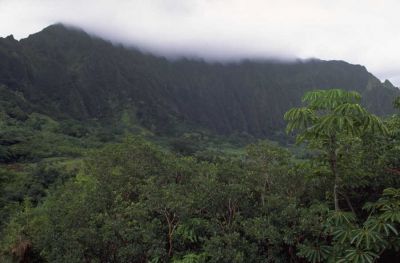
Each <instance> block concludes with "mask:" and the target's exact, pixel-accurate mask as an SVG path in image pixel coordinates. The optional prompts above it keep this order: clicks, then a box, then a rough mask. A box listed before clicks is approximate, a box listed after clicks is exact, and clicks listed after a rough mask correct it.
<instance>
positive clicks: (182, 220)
mask: <svg viewBox="0 0 400 263" xmlns="http://www.w3.org/2000/svg"><path fill="white" fill-rule="evenodd" d="M399 96H400V91H399V89H397V88H396V87H394V86H393V85H392V84H391V83H390V82H389V81H385V82H381V81H380V80H378V79H377V78H376V77H374V76H373V75H372V74H371V73H369V72H368V71H367V70H366V69H365V67H363V66H360V65H352V64H349V63H346V62H343V61H322V60H316V59H314V60H308V61H292V62H290V63H282V62H277V61H263V60H261V61H237V62H226V63H219V62H218V63H217V62H215V63H210V62H205V61H201V60H195V59H177V60H168V59H166V58H162V57H157V56H154V55H151V54H146V53H143V52H141V51H139V50H136V49H132V48H126V47H123V46H118V45H114V44H112V43H109V42H107V41H104V40H101V39H99V38H96V37H92V36H90V35H88V34H86V33H85V32H83V31H81V30H78V29H73V28H68V27H65V26H63V25H53V26H50V27H48V28H46V29H44V30H43V31H41V32H39V33H36V34H33V35H31V36H29V37H28V38H26V39H22V40H19V41H17V40H15V39H14V38H13V37H12V36H9V37H7V38H0V262H1V263H3V262H4V263H14V262H20V263H28V262H29V263H31V262H35V263H64V262H65V263H80V262H83V263H125V262H126V263H147V262H151V263H156V262H157V263H163V262H171V263H200V262H215V263H217V262H218V263H224V262H226V263H244V262H246V263H247V262H255V263H258V262H276V263H279V262H299V263H303V262H311V263H317V262H354V263H371V262H396V261H398V257H399V255H400V252H399V249H400V236H399V235H400V233H399V232H400V99H399ZM396 98H397V99H396ZM285 128H286V131H285Z"/></svg>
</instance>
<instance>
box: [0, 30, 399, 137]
mask: <svg viewBox="0 0 400 263" xmlns="http://www.w3.org/2000/svg"><path fill="white" fill-rule="evenodd" d="M0 84H4V85H5V86H6V87H8V88H9V89H12V90H13V91H18V92H20V93H21V94H22V95H23V96H24V97H25V98H26V99H27V100H28V101H30V103H32V105H36V107H37V109H38V111H40V112H43V113H46V114H49V115H50V116H52V117H55V118H73V119H79V120H87V119H99V120H101V121H102V122H107V123H113V122H115V121H118V120H120V119H121V118H122V117H123V116H125V118H128V119H129V121H131V122H134V123H137V124H140V125H143V126H145V127H147V128H149V129H150V130H153V131H155V132H159V133H170V132H177V130H179V129H180V127H184V128H187V127H190V126H193V127H197V128H206V129H209V130H211V131H215V132H218V133H221V134H229V133H233V132H246V133H249V134H252V135H255V136H270V135H272V134H274V133H276V132H277V131H280V130H281V129H282V127H283V126H284V122H283V118H282V116H283V114H284V112H285V111H286V110H287V109H289V108H291V107H293V106H295V105H297V104H298V101H299V98H300V97H301V96H302V94H303V93H304V92H305V91H307V90H310V89H327V88H343V89H348V90H349V89H351V90H356V91H359V92H360V93H361V94H362V95H363V97H364V98H365V99H364V101H363V103H364V104H365V105H366V106H367V107H368V108H369V109H370V110H372V111H373V112H375V113H377V114H381V115H384V114H390V113H391V112H392V110H393V109H392V102H391V101H392V100H393V98H394V97H395V96H397V95H399V90H398V89H397V88H395V87H393V85H391V84H390V82H385V83H381V82H380V81H379V80H378V79H377V78H375V77H374V76H373V75H372V74H370V73H369V72H368V71H367V70H366V69H365V67H362V66H359V65H351V64H348V63H346V62H343V61H321V60H309V61H296V62H293V63H280V62H274V61H242V62H240V63H206V62H203V61H195V60H187V59H181V60H177V61H169V60H167V59H165V58H161V57H156V56H153V55H149V54H144V53H142V52H139V51H137V50H132V49H126V48H123V47H122V46H115V45H113V44H111V43H109V42H107V41H104V40H101V39H98V38H94V37H91V36H89V35H88V34H86V33H85V32H83V31H80V30H77V29H71V28H67V27H64V26H63V25H53V26H50V27H48V28H45V29H44V30H43V31H41V32H39V33H36V34H33V35H31V36H29V37H28V38H26V39H23V40H21V41H16V40H14V39H13V38H12V37H7V38H2V39H0Z"/></svg>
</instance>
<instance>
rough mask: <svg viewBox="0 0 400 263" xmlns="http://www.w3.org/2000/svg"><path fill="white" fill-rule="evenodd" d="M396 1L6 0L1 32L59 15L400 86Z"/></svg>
mask: <svg viewBox="0 0 400 263" xmlns="http://www.w3.org/2000/svg"><path fill="white" fill-rule="evenodd" d="M399 10H400V2H399V1H395V0H381V1H375V0H374V1H372V0H363V1H361V0H336V1H329V0H305V1H298V0H280V1H272V0H271V1H269V0H146V1H143V0H119V1H116V0H96V1H95V0H86V1H82V0H0V35H2V36H6V35H9V34H13V35H14V36H15V37H16V38H24V37H26V36H27V35H28V34H30V33H34V32H37V31H39V30H41V29H42V28H44V27H46V26H48V25H50V24H52V23H56V22H63V23H66V24H70V25H74V26H77V27H81V28H82V29H84V30H86V31H88V32H90V33H92V34H95V35H98V36H100V37H103V38H106V39H110V40H112V41H115V42H121V43H124V44H125V45H135V46H138V47H141V48H143V49H146V50H148V51H151V52H155V53H157V54H163V55H166V56H197V57H203V58H205V59H213V60H215V59H216V60H225V59H241V58H280V59H291V58H304V59H305V58H311V57H316V58H321V59H337V60H345V61H348V62H351V63H355V64H362V65H365V66H367V68H368V69H369V70H370V71H371V72H372V73H373V74H375V75H377V76H378V77H380V78H381V79H386V78H387V79H390V80H392V81H393V82H394V83H396V84H397V85H400V52H398V48H399V46H400V34H399V32H398V30H399V28H400V20H399V19H398V12H399Z"/></svg>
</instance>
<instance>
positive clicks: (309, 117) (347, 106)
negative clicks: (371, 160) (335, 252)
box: [284, 89, 387, 211]
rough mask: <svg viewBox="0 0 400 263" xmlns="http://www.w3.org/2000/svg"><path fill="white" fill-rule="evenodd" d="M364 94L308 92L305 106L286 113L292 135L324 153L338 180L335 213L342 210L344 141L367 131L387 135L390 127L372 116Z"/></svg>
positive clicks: (335, 188) (335, 181) (335, 189)
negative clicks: (295, 133) (364, 104)
mask: <svg viewBox="0 0 400 263" xmlns="http://www.w3.org/2000/svg"><path fill="white" fill-rule="evenodd" d="M360 100H361V95H360V94H359V93H357V92H354V91H350V92H349V91H344V90H340V89H330V90H315V91H310V92H307V93H306V94H305V95H304V97H303V99H302V101H303V103H304V104H305V106H304V107H299V108H293V109H291V110H289V111H288V112H286V113H285V116H284V118H285V120H286V121H287V122H288V124H287V128H286V131H287V132H288V133H290V132H293V131H295V130H297V131H299V134H298V136H297V141H298V142H303V141H307V142H309V144H310V145H311V146H313V147H314V148H318V149H320V150H323V152H324V154H325V156H326V160H327V161H328V163H329V168H330V170H331V172H332V175H333V178H334V187H333V197H334V204H335V210H337V211H338V210H340V207H339V198H338V195H339V191H340V190H339V187H340V184H341V177H340V175H339V172H338V169H337V164H338V156H339V154H340V152H341V150H342V149H343V146H344V145H343V139H344V138H348V137H350V138H357V137H358V138H359V137H361V136H362V135H363V134H365V133H367V132H373V133H381V134H386V133H387V128H386V126H385V125H384V124H383V122H382V121H381V120H380V119H379V117H377V116H375V115H373V114H371V113H369V112H368V111H367V110H366V109H365V108H364V107H362V106H361V105H360V104H359V102H360Z"/></svg>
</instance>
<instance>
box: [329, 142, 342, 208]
mask: <svg viewBox="0 0 400 263" xmlns="http://www.w3.org/2000/svg"><path fill="white" fill-rule="evenodd" d="M335 144H336V138H335V137H332V138H331V151H330V160H329V163H330V165H331V170H332V174H333V177H334V178H335V181H334V186H333V200H334V203H335V211H339V210H340V207H339V183H340V177H339V174H338V171H337V154H336V149H335V148H336V147H335Z"/></svg>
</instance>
